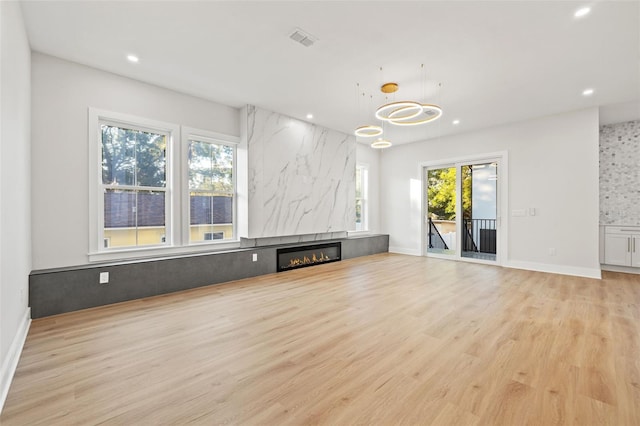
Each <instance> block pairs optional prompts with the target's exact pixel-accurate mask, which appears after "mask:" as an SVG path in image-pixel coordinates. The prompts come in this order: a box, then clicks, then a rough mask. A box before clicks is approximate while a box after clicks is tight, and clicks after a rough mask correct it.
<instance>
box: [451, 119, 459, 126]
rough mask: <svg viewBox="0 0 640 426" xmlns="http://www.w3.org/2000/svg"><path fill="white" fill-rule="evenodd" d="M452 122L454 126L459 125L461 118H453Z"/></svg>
mask: <svg viewBox="0 0 640 426" xmlns="http://www.w3.org/2000/svg"><path fill="white" fill-rule="evenodd" d="M451 123H453V125H454V126H457V125H458V124H460V120H453V121H452V122H451Z"/></svg>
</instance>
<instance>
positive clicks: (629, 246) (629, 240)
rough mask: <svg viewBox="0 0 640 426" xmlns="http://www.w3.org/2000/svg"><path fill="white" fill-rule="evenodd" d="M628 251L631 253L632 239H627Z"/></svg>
mask: <svg viewBox="0 0 640 426" xmlns="http://www.w3.org/2000/svg"><path fill="white" fill-rule="evenodd" d="M627 251H628V252H630V251H631V237H629V238H627Z"/></svg>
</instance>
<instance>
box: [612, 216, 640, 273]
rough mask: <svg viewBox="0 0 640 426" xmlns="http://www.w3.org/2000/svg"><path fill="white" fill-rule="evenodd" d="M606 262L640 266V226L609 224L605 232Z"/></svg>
mask: <svg viewBox="0 0 640 426" xmlns="http://www.w3.org/2000/svg"><path fill="white" fill-rule="evenodd" d="M604 263H605V264H607V265H618V266H633V267H636V268H638V267H640V227H637V226H607V227H606V229H605V234H604Z"/></svg>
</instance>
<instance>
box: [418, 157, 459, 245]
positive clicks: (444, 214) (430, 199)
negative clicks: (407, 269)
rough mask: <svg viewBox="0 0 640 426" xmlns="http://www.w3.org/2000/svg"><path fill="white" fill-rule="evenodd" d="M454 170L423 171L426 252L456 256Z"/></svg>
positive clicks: (445, 168) (452, 168)
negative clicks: (425, 203) (425, 205)
mask: <svg viewBox="0 0 640 426" xmlns="http://www.w3.org/2000/svg"><path fill="white" fill-rule="evenodd" d="M456 176H457V172H456V167H443V168H437V169H425V181H426V185H425V187H426V191H427V194H426V197H425V199H426V200H427V209H426V210H427V214H426V226H427V241H426V244H427V247H426V249H427V252H428V253H437V254H444V255H455V254H456V246H457V237H456V198H457V197H456V194H457V191H456V186H457V184H456V180H457V179H456Z"/></svg>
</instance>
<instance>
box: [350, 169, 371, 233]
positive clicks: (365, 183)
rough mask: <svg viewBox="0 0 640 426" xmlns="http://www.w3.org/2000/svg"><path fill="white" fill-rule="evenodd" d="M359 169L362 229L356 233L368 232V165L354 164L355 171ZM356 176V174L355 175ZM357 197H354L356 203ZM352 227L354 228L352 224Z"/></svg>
mask: <svg viewBox="0 0 640 426" xmlns="http://www.w3.org/2000/svg"><path fill="white" fill-rule="evenodd" d="M358 169H360V170H361V171H362V172H361V176H362V182H361V185H362V197H361V200H362V229H356V232H363V233H364V232H369V165H368V164H366V163H356V171H357V170H358ZM356 176H357V173H356ZM357 200H358V197H357V196H356V201H357ZM354 226H356V225H355V224H354Z"/></svg>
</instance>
